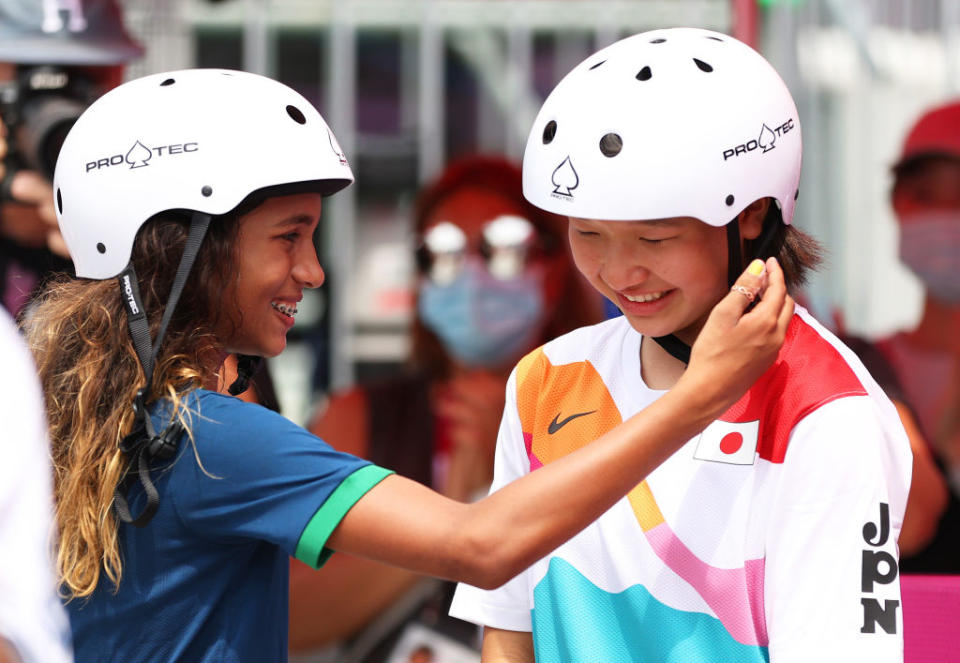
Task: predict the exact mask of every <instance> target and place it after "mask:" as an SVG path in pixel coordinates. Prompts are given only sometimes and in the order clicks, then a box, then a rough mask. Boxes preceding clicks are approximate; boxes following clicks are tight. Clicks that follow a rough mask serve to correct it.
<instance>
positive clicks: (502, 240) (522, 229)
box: [416, 214, 555, 285]
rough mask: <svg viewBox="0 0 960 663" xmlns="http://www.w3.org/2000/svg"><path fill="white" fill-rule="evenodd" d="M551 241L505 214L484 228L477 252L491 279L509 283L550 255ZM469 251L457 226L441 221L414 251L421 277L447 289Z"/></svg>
mask: <svg viewBox="0 0 960 663" xmlns="http://www.w3.org/2000/svg"><path fill="white" fill-rule="evenodd" d="M554 245H555V242H554V241H553V238H552V237H549V236H546V235H543V234H541V233H539V232H537V229H536V228H535V227H534V225H533V224H532V223H530V221H528V220H527V219H525V218H523V217H522V216H515V215H510V214H505V215H503V216H498V217H496V218H495V219H492V220H491V221H488V222H487V223H485V224H484V226H483V229H482V230H481V232H480V246H479V247H477V249H476V251H477V253H479V254H480V257H481V258H482V259H483V262H484V265H485V266H486V269H487V271H488V272H489V273H490V275H491V276H493V277H494V278H497V279H500V280H502V281H509V280H511V279H515V278H517V277H518V276H520V275H521V274H522V273H523V272H524V270H525V269H526V268H527V265H529V264H530V263H531V262H533V261H535V260H537V259H538V258H539V257H541V256H543V255H545V254H548V253H550V252H552V251H553V249H554ZM469 249H470V247H469V246H468V242H467V235H466V233H465V232H463V229H462V228H460V226H458V225H456V224H454V223H451V222H449V221H441V222H440V223H438V224H436V225H435V226H433V227H431V228H430V229H429V230H428V231H427V232H426V233H424V234H423V237H422V239H421V241H420V243H419V246H418V247H417V252H416V257H417V267H418V268H419V270H420V273H421V274H423V275H424V276H426V277H427V278H429V279H430V280H431V281H433V282H434V283H436V284H437V285H447V284H449V283H452V282H453V281H455V280H456V278H457V277H458V276H459V275H460V272H461V271H463V265H464V260H465V258H466V256H467V253H468V252H469Z"/></svg>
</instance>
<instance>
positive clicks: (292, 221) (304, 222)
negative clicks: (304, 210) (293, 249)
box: [276, 214, 313, 228]
mask: <svg viewBox="0 0 960 663" xmlns="http://www.w3.org/2000/svg"><path fill="white" fill-rule="evenodd" d="M311 223H313V217H311V216H310V215H309V214H297V215H296V216H290V217H287V218H286V219H283V220H282V221H278V222H277V223H276V227H277V228H287V227H289V226H309V225H310V224H311Z"/></svg>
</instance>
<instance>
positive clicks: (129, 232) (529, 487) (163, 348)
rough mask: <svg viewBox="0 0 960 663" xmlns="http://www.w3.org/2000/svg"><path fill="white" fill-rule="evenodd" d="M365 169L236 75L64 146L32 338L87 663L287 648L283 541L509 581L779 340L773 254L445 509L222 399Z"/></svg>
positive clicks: (229, 656)
mask: <svg viewBox="0 0 960 663" xmlns="http://www.w3.org/2000/svg"><path fill="white" fill-rule="evenodd" d="M352 180H353V176H352V174H351V172H350V168H349V166H348V165H347V161H346V158H345V157H344V155H343V153H342V152H341V150H340V148H339V146H338V145H337V142H336V139H335V138H334V137H333V134H332V133H331V132H330V130H329V129H328V127H327V125H326V123H325V122H324V120H323V118H322V117H321V116H320V115H319V113H317V111H316V110H315V109H314V108H313V107H312V106H311V105H310V104H309V103H308V102H307V101H306V100H305V99H304V98H303V97H302V96H300V95H299V94H297V93H296V92H294V91H293V90H291V89H290V88H288V87H286V86H284V85H281V84H280V83H277V82H275V81H272V80H269V79H266V78H262V77H260V76H256V75H252V74H247V73H242V72H230V71H220V70H193V71H180V72H172V73H168V74H158V75H154V76H148V77H145V78H142V79H139V80H136V81H132V82H129V83H126V84H124V85H122V86H120V87H118V88H116V89H115V90H113V91H111V92H110V93H108V94H107V95H105V96H104V97H102V98H101V99H100V100H98V101H97V102H95V103H94V104H93V105H92V106H91V107H90V108H89V109H88V110H87V111H86V112H85V113H84V114H83V116H82V117H81V118H80V119H79V120H78V121H77V123H76V125H75V126H74V128H73V129H72V130H71V132H70V134H69V135H68V137H67V139H66V141H65V142H64V145H63V149H62V151H61V154H60V157H59V160H58V164H57V170H56V176H55V179H54V189H55V192H56V202H57V208H58V214H59V221H60V226H61V229H62V231H63V235H64V237H65V239H66V241H67V243H68V245H69V247H70V251H71V255H72V256H73V259H74V262H75V266H76V273H77V277H78V278H75V279H69V278H66V279H62V280H61V281H59V282H58V283H56V284H54V285H52V286H50V287H49V288H48V289H47V290H46V291H45V293H44V294H43V296H42V297H41V299H40V300H39V301H38V302H37V303H36V304H35V305H34V306H33V307H32V310H31V315H30V317H29V319H28V320H27V321H26V322H25V328H26V331H27V333H28V338H29V342H30V345H31V347H32V350H33V352H34V354H35V356H36V358H37V363H38V367H39V371H40V376H41V380H42V384H43V387H44V391H45V395H46V403H47V409H48V415H49V420H50V430H51V438H52V443H53V457H54V462H55V466H56V477H55V487H56V498H57V522H58V525H59V529H60V540H59V543H58V559H57V561H58V569H59V574H60V580H61V588H62V592H63V594H64V595H65V597H66V599H67V605H68V608H69V611H70V617H71V626H72V630H73V639H74V645H75V649H76V658H77V660H78V661H98V662H99V661H105V660H132V661H173V660H183V661H191V662H193V661H258V662H259V661H282V660H285V659H286V656H287V592H288V568H289V567H288V559H289V557H290V556H296V557H297V558H299V559H300V560H302V561H304V562H306V563H307V564H309V565H311V566H314V567H319V566H321V565H322V564H323V563H324V561H325V560H326V559H327V558H328V557H329V556H330V554H331V553H332V552H333V551H335V550H337V551H346V552H350V553H354V554H356V555H360V556H364V557H368V558H371V559H374V560H378V561H383V562H387V563H391V564H395V565H398V566H403V567H405V568H408V569H410V570H412V571H415V572H418V573H424V574H432V575H436V576H440V577H444V578H450V579H460V580H466V581H469V582H471V583H473V584H476V585H479V586H486V587H494V586H496V585H499V584H501V583H503V582H505V581H506V580H507V579H508V578H510V577H512V576H513V575H515V574H516V573H518V572H520V571H521V570H523V569H524V568H525V567H526V566H528V565H529V564H530V563H532V562H533V561H534V560H536V559H538V558H540V557H542V556H543V555H544V554H546V553H547V552H548V551H549V550H552V549H553V548H555V547H556V546H557V545H559V544H560V543H561V542H562V541H563V540H565V539H566V538H568V537H570V536H571V535H573V534H574V533H575V532H576V531H578V530H580V529H582V528H583V527H584V526H586V525H587V524H588V523H589V522H590V521H591V520H593V519H594V518H596V517H597V516H599V515H600V514H601V513H603V512H604V511H605V510H606V509H607V508H608V507H609V506H610V505H612V504H613V503H614V502H615V501H616V500H617V499H618V498H619V497H621V496H622V495H624V494H625V493H626V492H627V491H628V490H630V488H631V487H632V486H634V485H635V484H636V483H637V482H638V481H640V480H642V479H643V477H644V476H645V475H646V474H647V473H648V472H649V471H650V470H651V469H652V468H653V467H655V466H656V464H657V463H658V462H660V461H661V460H663V459H664V458H666V457H667V456H668V455H669V454H670V453H672V451H673V450H674V449H676V448H677V446H679V445H680V444H682V442H683V441H684V440H686V439H688V438H689V437H690V436H691V435H693V434H695V433H696V432H698V431H699V430H700V429H701V428H702V427H703V426H705V425H706V424H707V423H708V422H709V421H710V420H712V419H713V418H714V417H716V416H717V415H718V414H719V413H721V412H722V411H723V410H725V409H726V408H727V407H728V406H729V405H730V403H732V402H733V401H734V400H735V399H736V398H737V397H738V396H739V395H740V394H741V393H743V392H744V391H745V390H746V389H747V387H748V386H749V385H750V384H751V383H752V382H753V381H754V379H756V377H757V376H758V375H760V374H761V373H762V372H763V370H765V368H766V367H767V366H769V364H770V362H771V361H772V359H773V357H774V356H775V354H776V350H777V348H778V347H779V345H780V344H781V343H782V340H783V335H784V333H785V330H786V324H787V320H788V319H789V316H790V314H791V312H792V310H793V304H792V300H790V298H789V297H787V296H786V289H785V286H784V282H783V276H782V272H781V271H780V269H779V267H778V266H777V265H776V264H775V263H774V262H771V263H770V264H769V265H767V274H766V276H763V277H761V276H759V275H758V274H759V271H760V270H759V269H757V270H755V271H754V273H752V274H746V273H745V274H744V275H742V277H741V279H740V281H739V282H738V283H739V285H740V286H741V287H742V288H743V289H744V291H746V292H750V293H751V294H753V293H759V292H760V291H761V289H762V288H764V287H766V291H765V294H764V296H763V300H762V301H761V302H760V304H759V305H758V306H757V307H756V308H755V309H754V310H753V311H751V312H749V313H744V311H745V309H746V301H745V299H744V297H743V296H741V295H739V294H737V293H732V294H731V295H730V296H729V297H727V298H725V299H724V300H723V301H722V302H721V304H720V305H719V306H718V307H717V309H716V315H715V316H714V317H713V318H711V320H710V322H709V323H708V324H707V327H706V329H708V330H710V331H711V333H710V334H709V339H707V340H704V341H703V342H698V344H697V346H696V347H695V348H694V358H693V360H692V364H691V369H690V370H689V371H688V374H687V375H685V376H684V378H683V379H682V380H681V381H680V382H679V383H678V384H677V386H676V387H675V388H674V389H673V390H672V391H671V393H670V394H668V395H666V396H664V398H663V399H661V401H660V403H658V404H657V405H656V406H654V407H651V408H649V409H648V410H647V411H645V412H643V413H641V414H640V415H638V416H637V417H636V418H634V419H632V420H630V421H628V422H626V423H625V424H624V426H622V427H619V428H617V429H616V430H612V431H610V432H609V433H607V434H606V435H604V436H603V438H602V439H601V440H599V441H598V443H597V444H593V445H589V446H588V447H587V448H585V449H583V450H582V451H580V452H578V453H576V454H572V455H571V456H570V459H569V461H567V462H562V461H561V462H558V463H556V464H554V466H552V467H551V468H549V469H548V470H546V471H544V472H540V473H537V475H536V476H533V477H530V478H528V479H525V480H522V481H518V482H516V484H514V485H512V486H510V487H509V488H507V489H505V490H503V491H502V492H500V493H498V494H496V495H492V496H490V497H489V498H487V499H484V500H482V501H480V502H478V503H476V504H462V503H459V502H454V501H451V500H448V499H446V498H444V497H441V496H440V495H438V494H436V493H434V492H432V491H430V490H429V489H427V488H425V487H424V486H421V485H419V484H417V483H415V482H413V481H410V480H407V479H404V478H401V477H398V476H396V475H393V474H392V473H391V472H389V471H388V470H386V469H383V468H380V467H377V466H374V465H371V464H370V463H368V462H366V461H363V460H360V459H358V458H356V457H353V456H350V455H347V454H344V453H340V452H337V451H334V450H333V449H332V448H331V447H329V446H328V445H326V444H325V443H324V442H322V441H321V440H319V439H318V438H316V437H315V436H313V435H311V434H310V433H308V432H307V431H305V430H303V429H302V428H299V427H297V426H295V425H294V424H292V423H291V422H289V421H288V420H286V419H284V418H283V417H281V416H279V415H277V414H275V413H273V412H271V411H269V410H266V409H264V408H262V407H260V406H257V405H252V404H249V403H245V402H243V401H241V400H239V399H237V398H234V397H232V396H229V395H226V394H223V393H219V392H222V391H223V390H224V388H225V387H227V385H224V384H222V382H221V379H220V377H219V376H220V367H221V366H222V364H223V361H224V358H225V357H226V356H228V354H230V353H235V354H238V355H239V356H240V357H241V358H240V360H239V365H240V367H241V371H240V373H241V375H240V378H239V379H238V380H237V381H236V382H235V383H234V384H233V385H230V388H229V391H230V392H231V393H237V392H240V391H242V389H243V387H244V383H245V381H246V378H247V377H248V376H249V374H250V372H251V367H252V366H253V365H254V364H255V360H253V359H251V358H252V357H262V356H265V357H272V356H275V355H276V354H278V353H279V352H281V351H282V350H283V349H284V347H285V345H286V334H287V332H288V330H289V329H290V327H291V325H292V324H293V321H294V319H295V315H296V312H297V304H298V302H299V301H300V298H301V296H302V294H303V291H304V289H306V288H313V287H317V286H319V285H320V284H321V283H322V282H323V278H324V273H323V269H322V268H321V266H320V264H319V263H318V261H317V254H316V249H315V245H314V235H315V233H316V231H317V227H318V224H319V223H320V214H321V209H322V197H323V196H324V195H329V194H332V193H334V192H336V191H338V190H339V189H342V188H343V187H345V186H347V185H348V184H349V183H350V182H351V181H352ZM761 267H762V265H761ZM705 333H706V332H705ZM598 476H603V477H604V478H605V480H604V481H603V482H599V481H592V480H591V479H592V478H593V477H598ZM508 528H509V530H510V534H511V535H510V537H509V538H507V539H505V538H504V537H503V533H504V532H505V531H506V530H507V529H508ZM318 618H319V619H322V618H323V617H322V616H318Z"/></svg>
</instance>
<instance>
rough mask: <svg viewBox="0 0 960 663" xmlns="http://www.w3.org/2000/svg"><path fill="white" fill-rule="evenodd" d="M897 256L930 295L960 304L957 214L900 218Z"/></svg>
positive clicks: (959, 237)
mask: <svg viewBox="0 0 960 663" xmlns="http://www.w3.org/2000/svg"><path fill="white" fill-rule="evenodd" d="M900 259H901V260H903V262H904V263H905V264H906V265H907V266H908V267H909V268H910V269H911V270H913V273H914V274H916V275H917V276H918V277H920V280H921V281H923V283H924V285H925V286H926V287H927V289H928V290H929V291H930V293H931V294H932V295H933V296H934V297H936V298H937V299H939V300H941V301H944V302H947V303H950V304H960V214H958V213H957V212H953V213H926V214H923V215H922V216H916V217H913V218H908V219H904V222H903V223H902V224H901V225H900Z"/></svg>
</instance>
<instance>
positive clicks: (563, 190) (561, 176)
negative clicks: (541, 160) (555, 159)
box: [550, 156, 580, 200]
mask: <svg viewBox="0 0 960 663" xmlns="http://www.w3.org/2000/svg"><path fill="white" fill-rule="evenodd" d="M550 182H551V184H553V186H554V189H553V191H551V192H550V195H551V196H553V197H554V198H559V199H560V200H572V199H573V193H572V191H573V190H574V189H576V188H577V187H578V186H580V176H579V175H577V171H576V170H575V169H574V167H573V162H572V161H570V157H569V156H568V157H567V158H566V159H564V160H563V161H561V162H560V165H559V166H557V167H556V168H554V169H553V175H551V177H550Z"/></svg>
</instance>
